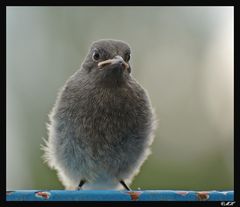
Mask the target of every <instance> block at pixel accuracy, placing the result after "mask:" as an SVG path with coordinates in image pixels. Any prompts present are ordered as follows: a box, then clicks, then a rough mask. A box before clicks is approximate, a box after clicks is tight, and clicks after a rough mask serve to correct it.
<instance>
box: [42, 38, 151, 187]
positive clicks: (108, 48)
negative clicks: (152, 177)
mask: <svg viewBox="0 0 240 207" xmlns="http://www.w3.org/2000/svg"><path fill="white" fill-rule="evenodd" d="M129 61H130V48H129V46H128V44H127V43H125V42H123V41H118V40H99V41H97V42H94V43H93V44H92V46H91V48H90V51H89V53H88V55H87V56H86V58H85V61H84V62H83V64H82V65H81V68H80V69H79V70H78V71H76V72H75V73H74V74H73V75H72V76H71V77H70V78H69V79H68V80H67V82H66V83H65V85H64V86H63V88H62V89H61V91H60V92H59V94H58V97H57V100H56V103H55V105H54V107H53V109H52V112H51V114H50V115H49V118H50V124H49V125H48V130H49V136H48V140H47V141H46V140H45V146H44V147H43V149H44V151H45V152H44V159H45V161H47V163H48V165H49V166H50V167H51V168H54V169H55V170H56V171H57V173H58V177H59V179H60V181H61V182H62V184H63V185H64V186H65V188H66V189H67V190H76V189H123V188H124V189H127V190H130V188H129V187H128V185H130V184H131V181H132V179H133V177H134V176H135V175H136V174H137V173H138V172H139V169H140V167H141V165H142V164H143V162H144V161H145V160H146V158H147V157H148V155H149V154H150V145H151V144H152V141H153V138H154V130H155V128H156V127H155V115H154V112H153V109H152V107H151V103H150V100H149V97H148V95H147V92H146V91H145V90H144V89H143V88H142V87H141V86H140V84H139V83H138V82H137V81H136V80H135V79H134V78H133V77H132V75H131V66H130V64H129Z"/></svg>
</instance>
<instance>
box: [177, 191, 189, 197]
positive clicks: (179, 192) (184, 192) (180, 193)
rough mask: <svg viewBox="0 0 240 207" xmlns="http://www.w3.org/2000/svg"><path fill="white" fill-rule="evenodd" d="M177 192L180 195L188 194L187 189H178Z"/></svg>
mask: <svg viewBox="0 0 240 207" xmlns="http://www.w3.org/2000/svg"><path fill="white" fill-rule="evenodd" d="M176 193H177V194H179V195H182V196H185V195H187V194H188V192H187V191H178V192H176Z"/></svg>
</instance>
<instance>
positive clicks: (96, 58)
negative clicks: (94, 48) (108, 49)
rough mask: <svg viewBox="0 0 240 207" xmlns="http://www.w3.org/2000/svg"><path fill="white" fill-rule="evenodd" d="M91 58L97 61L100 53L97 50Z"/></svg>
mask: <svg viewBox="0 0 240 207" xmlns="http://www.w3.org/2000/svg"><path fill="white" fill-rule="evenodd" d="M92 59H93V60H94V61H98V60H99V59H100V54H99V53H98V52H94V53H93V55H92Z"/></svg>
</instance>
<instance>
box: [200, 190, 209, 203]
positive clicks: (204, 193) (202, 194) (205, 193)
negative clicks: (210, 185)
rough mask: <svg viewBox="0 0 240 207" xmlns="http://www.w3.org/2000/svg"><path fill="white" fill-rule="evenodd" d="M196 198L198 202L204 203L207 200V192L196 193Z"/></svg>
mask: <svg viewBox="0 0 240 207" xmlns="http://www.w3.org/2000/svg"><path fill="white" fill-rule="evenodd" d="M197 197H198V200H200V201H206V200H207V199H209V192H207V191H202V192H197Z"/></svg>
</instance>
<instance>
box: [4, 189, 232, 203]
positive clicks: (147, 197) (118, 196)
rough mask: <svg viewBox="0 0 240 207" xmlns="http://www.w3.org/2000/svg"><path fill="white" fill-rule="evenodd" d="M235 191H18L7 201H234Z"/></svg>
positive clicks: (10, 193)
mask: <svg viewBox="0 0 240 207" xmlns="http://www.w3.org/2000/svg"><path fill="white" fill-rule="evenodd" d="M233 194H234V193H233V191H184V190H177V191H173V190H144V191H140V190H138V191H117V190H79V191H65V190H47V191H45V190H16V191H7V192H6V200H7V201H233V200H234V196H233Z"/></svg>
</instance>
